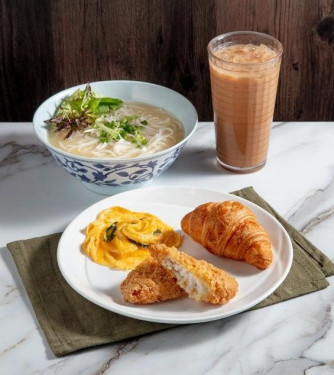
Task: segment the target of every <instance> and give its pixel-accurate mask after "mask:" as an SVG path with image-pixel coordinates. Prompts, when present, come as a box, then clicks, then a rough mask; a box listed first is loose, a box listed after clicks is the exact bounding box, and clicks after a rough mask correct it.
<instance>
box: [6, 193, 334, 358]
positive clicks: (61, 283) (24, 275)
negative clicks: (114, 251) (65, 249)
mask: <svg viewBox="0 0 334 375" xmlns="http://www.w3.org/2000/svg"><path fill="white" fill-rule="evenodd" d="M233 194H235V195H237V196H239V197H243V198H245V199H248V200H249V201H251V202H254V203H256V204H257V205H259V206H261V207H262V208H264V209H265V210H267V211H268V212H270V213H271V214H272V215H273V216H275V217H276V218H277V219H278V220H279V221H280V223H281V224H282V225H283V226H284V227H285V229H286V230H287V232H288V233H289V235H290V237H291V239H292V243H293V249H294V258H293V264H292V268H291V271H290V272H289V275H288V276H287V278H286V279H285V281H284V282H283V283H282V284H281V286H280V287H279V288H278V289H277V290H276V291H275V292H274V293H273V294H271V295H270V296H269V297H268V298H266V299H265V300H264V301H262V302H261V303H259V304H258V305H257V306H255V307H254V308H253V309H256V308H259V307H264V306H268V305H271V304H274V303H278V302H282V301H285V300H288V299H290V298H294V297H297V296H301V295H303V294H306V293H311V292H314V291H317V290H320V289H323V288H325V287H327V286H328V285H329V284H328V281H327V280H326V277H327V276H330V275H333V274H334V263H332V262H331V261H330V260H329V259H328V258H327V257H326V256H325V255H324V254H323V253H322V252H321V251H320V250H318V249H317V248H316V247H315V246H313V245H312V244H311V243H310V242H309V241H308V240H307V239H306V238H305V237H303V236H302V235H301V234H300V233H299V232H298V231H297V230H296V229H294V228H293V227H292V226H291V225H289V224H288V223H287V222H286V221H285V220H284V219H283V218H282V217H281V216H279V215H278V213H277V212H276V211H274V210H273V209H272V208H271V207H270V206H269V204H268V203H267V202H266V201H264V200H263V199H262V198H261V197H260V196H259V195H258V194H257V193H256V192H255V191H254V190H253V188H251V187H249V188H245V189H242V190H239V191H236V192H234V193H233ZM60 236H61V234H60V233H59V234H52V235H49V236H44V237H39V238H32V239H28V240H22V241H15V242H11V243H9V244H8V245H7V246H8V249H9V250H10V252H11V254H12V256H13V258H14V261H15V263H16V266H17V269H18V271H19V274H20V276H21V279H22V281H23V284H24V286H25V288H26V291H27V293H28V296H29V298H30V300H31V303H32V306H33V308H34V311H35V314H36V317H37V319H38V321H39V323H40V325H41V327H42V329H43V331H44V334H45V336H46V339H47V341H48V343H49V344H50V347H51V349H52V351H53V352H54V354H55V355H56V356H62V355H65V354H68V353H71V352H75V351H77V350H79V349H83V348H87V347H92V346H96V345H101V344H107V343H113V342H117V341H120V340H124V339H129V338H133V337H136V336H140V335H144V334H148V333H152V332H156V331H160V330H163V329H166V328H170V327H175V325H172V324H161V323H150V322H145V321H141V320H136V319H131V318H127V317H125V316H122V315H118V314H115V313H113V312H111V311H108V310H105V309H103V308H101V307H99V306H97V305H95V304H93V303H91V302H89V301H88V300H86V299H85V298H83V297H81V295H79V294H78V293H77V292H75V291H74V290H73V289H72V288H71V287H70V286H69V285H68V284H67V282H66V281H65V279H64V278H63V277H62V275H61V273H60V271H59V268H58V264H57V256H56V253H57V245H58V241H59V239H60Z"/></svg>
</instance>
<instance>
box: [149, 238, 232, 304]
mask: <svg viewBox="0 0 334 375" xmlns="http://www.w3.org/2000/svg"><path fill="white" fill-rule="evenodd" d="M149 250H150V253H151V255H152V256H153V258H154V259H156V260H157V261H158V263H160V264H161V265H162V266H163V267H165V268H166V269H168V270H170V271H171V272H172V273H173V275H174V277H175V278H176V279H177V283H178V284H179V286H180V287H182V288H183V289H184V290H185V291H186V293H187V294H188V296H189V297H190V298H192V299H194V300H196V301H197V302H199V301H202V302H208V303H212V304H219V305H223V304H225V303H227V302H228V301H229V300H230V299H231V298H233V297H234V296H235V295H236V293H237V291H238V283H237V281H236V280H235V279H234V278H233V277H232V276H231V275H229V274H228V273H226V272H225V271H223V270H221V269H219V268H217V267H215V266H213V265H212V264H210V263H208V262H206V261H205V260H197V259H195V258H193V257H191V256H189V255H187V254H185V253H184V252H182V251H179V250H177V249H176V248H175V247H167V246H166V245H163V244H155V245H154V244H152V245H150V246H149Z"/></svg>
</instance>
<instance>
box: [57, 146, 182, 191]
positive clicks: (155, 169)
mask: <svg viewBox="0 0 334 375" xmlns="http://www.w3.org/2000/svg"><path fill="white" fill-rule="evenodd" d="M183 146H184V144H182V145H180V146H179V147H177V148H176V149H174V150H172V151H169V152H166V153H165V154H163V155H160V156H159V157H154V156H149V157H148V158H147V159H143V160H138V161H136V159H133V161H129V162H122V161H120V162H119V163H118V162H117V161H116V160H112V161H110V162H108V161H103V163H102V162H99V161H98V160H97V161H96V162H94V161H84V160H80V159H76V158H75V156H73V157H69V156H65V155H62V154H60V153H57V152H55V151H53V150H50V151H51V153H52V155H53V157H54V158H55V160H56V161H57V163H58V164H59V165H61V166H62V167H63V168H65V169H66V171H67V172H68V173H70V174H71V175H72V176H74V177H76V178H79V179H80V180H81V181H82V182H85V183H91V184H95V185H106V186H113V187H120V186H126V185H136V184H141V183H143V182H148V181H149V180H151V179H152V178H153V177H156V176H159V175H160V174H162V173H163V172H164V171H165V170H166V169H167V168H169V167H170V165H171V164H172V163H173V162H174V161H175V159H176V158H177V157H178V155H179V154H180V152H181V150H182V148H183Z"/></svg>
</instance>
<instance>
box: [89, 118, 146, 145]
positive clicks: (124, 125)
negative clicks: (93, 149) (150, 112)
mask: <svg viewBox="0 0 334 375" xmlns="http://www.w3.org/2000/svg"><path fill="white" fill-rule="evenodd" d="M134 119H135V117H134V116H127V117H124V118H123V119H122V120H120V121H110V122H108V121H106V120H102V121H96V123H95V128H97V129H99V130H100V136H99V141H100V142H101V143H108V142H109V141H110V140H113V141H116V142H117V141H119V140H120V139H121V138H123V139H125V140H126V141H129V142H132V143H134V144H135V145H137V147H143V146H144V145H146V144H147V143H148V140H147V139H146V138H145V137H144V135H143V133H142V131H141V126H137V125H135V124H133V123H132V121H133V120H134Z"/></svg>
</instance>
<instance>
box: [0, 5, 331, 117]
mask: <svg viewBox="0 0 334 375" xmlns="http://www.w3.org/2000/svg"><path fill="white" fill-rule="evenodd" d="M0 25H1V28H0V30H1V31H0V61H1V65H0V121H31V119H32V115H33V113H34V111H35V109H36V108H37V106H38V105H39V104H40V103H41V101H43V100H44V99H46V98H47V97H48V96H50V95H51V94H53V93H55V92H57V91H59V90H61V89H64V88H66V87H70V86H73V85H76V84H79V83H85V82H91V81H95V80H107V79H133V80H143V81H148V82H154V83H157V84H161V85H164V86H167V87H170V88H172V89H174V90H176V91H178V92H180V93H181V94H183V95H185V96H186V97H188V98H189V99H190V100H191V101H192V102H193V104H194V105H195V106H196V108H197V110H198V112H199V117H200V119H201V120H212V109H211V98H210V81H209V72H208V63H207V50H206V48H207V44H208V42H209V41H210V39H211V38H213V37H214V36H215V35H218V34H220V33H223V32H227V31H233V30H256V31H261V32H265V33H269V34H271V35H273V36H275V37H277V38H278V39H279V40H280V41H281V42H282V43H283V46H284V54H283V62H282V70H281V78H280V84H279V90H278V98H277V104H276V112H275V119H276V120H280V121H293V120H299V121H308V120H309V121H311V120H334V105H333V104H332V103H333V98H334V0H230V1H227V0H71V1H69V0H0Z"/></svg>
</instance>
